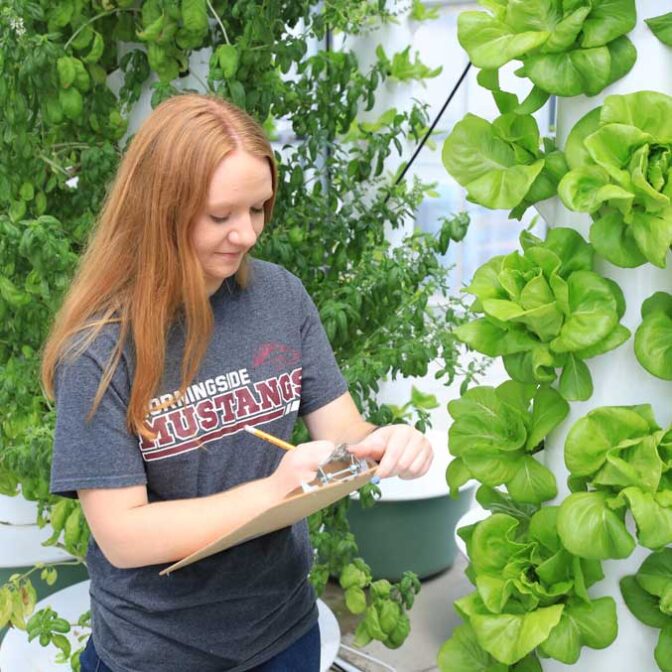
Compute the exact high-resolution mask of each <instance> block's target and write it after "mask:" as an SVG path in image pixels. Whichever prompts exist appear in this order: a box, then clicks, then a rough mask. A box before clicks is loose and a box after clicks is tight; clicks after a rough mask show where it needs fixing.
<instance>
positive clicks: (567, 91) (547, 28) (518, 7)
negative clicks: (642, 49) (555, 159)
mask: <svg viewBox="0 0 672 672" xmlns="http://www.w3.org/2000/svg"><path fill="white" fill-rule="evenodd" d="M479 4H481V5H482V6H483V7H485V8H486V9H487V10H489V12H490V13H488V12H481V11H470V12H462V13H461V14H460V15H459V17H458V21H457V37H458V40H459V42H460V44H461V45H462V47H464V49H465V50H466V52H467V53H468V54H469V58H470V59H471V62H472V63H473V64H474V65H475V66H476V67H478V68H484V69H485V70H495V71H496V70H498V69H499V68H501V67H502V66H503V65H504V64H506V63H508V62H509V61H512V60H519V61H521V63H522V67H520V68H519V69H518V70H516V74H517V75H519V76H521V77H527V78H528V79H530V80H531V81H532V83H533V84H534V86H535V89H537V90H538V91H535V90H533V92H532V94H531V97H537V98H538V97H540V94H541V93H545V94H546V97H548V94H555V95H557V96H577V95H579V94H586V95H588V96H593V95H595V94H597V93H599V92H600V91H602V89H604V87H605V86H608V85H609V84H611V83H612V82H615V81H616V80H617V79H620V78H621V77H623V76H624V75H625V74H627V73H628V72H629V71H630V69H631V68H632V66H633V65H634V63H635V60H636V58H637V51H636V49H635V47H634V45H633V44H632V42H630V40H629V39H628V38H627V37H625V34H626V33H628V32H629V31H631V30H632V29H633V28H634V27H635V23H636V19H637V17H636V11H635V0H479ZM544 101H545V99H542V100H541V101H540V102H541V104H543V102H544ZM538 106H539V107H540V106H541V105H538Z"/></svg>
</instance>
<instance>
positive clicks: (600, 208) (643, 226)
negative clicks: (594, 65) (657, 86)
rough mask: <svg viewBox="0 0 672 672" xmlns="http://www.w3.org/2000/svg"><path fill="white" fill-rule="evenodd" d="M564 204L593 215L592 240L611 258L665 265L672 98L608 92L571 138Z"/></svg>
mask: <svg viewBox="0 0 672 672" xmlns="http://www.w3.org/2000/svg"><path fill="white" fill-rule="evenodd" d="M565 156H566V159H567V163H568V164H569V167H570V171H569V172H568V173H567V174H566V175H565V176H564V177H563V178H562V179H561V181H560V184H559V185H558V193H559V195H560V198H561V199H562V201H563V203H564V204H565V205H566V206H567V207H568V208H569V209H570V210H575V211H578V212H588V213H590V214H591V216H592V218H593V224H592V227H591V231H590V241H591V243H592V244H593V246H594V247H595V250H596V251H597V252H598V254H600V255H601V256H603V257H604V258H605V259H608V260H609V261H610V262H611V263H613V264H615V265H617V266H622V267H625V268H633V267H635V266H640V265H641V264H643V263H645V262H647V261H650V262H651V263H652V264H654V265H656V266H659V267H661V268H663V267H664V266H665V257H666V255H667V251H668V250H669V248H670V244H672V201H671V200H670V199H672V179H670V176H671V175H672V173H671V170H670V166H671V163H672V97H670V96H667V95H665V94H663V93H657V92H655V91H638V92H636V93H630V94H627V95H624V96H608V97H607V98H606V100H605V101H604V104H603V105H602V107H600V108H597V109H595V110H593V111H592V112H590V113H588V114H587V115H586V116H585V117H583V119H581V120H580V121H579V122H578V123H577V124H576V126H574V128H573V129H572V131H571V133H570V134H569V136H568V138H567V144H566V147H565Z"/></svg>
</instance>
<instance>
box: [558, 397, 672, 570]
mask: <svg viewBox="0 0 672 672" xmlns="http://www.w3.org/2000/svg"><path fill="white" fill-rule="evenodd" d="M565 464H566V465H567V468H568V469H569V472H570V478H569V481H568V482H569V485H570V487H571V489H572V490H573V493H572V494H571V495H569V497H567V498H566V499H565V500H564V501H563V502H562V504H561V505H560V512H559V514H558V533H559V535H560V539H561V540H562V543H563V545H564V546H565V548H567V550H569V551H570V552H571V553H574V554H575V555H578V556H580V557H582V558H590V559H593V560H604V559H607V558H614V559H618V558H627V557H628V556H629V555H630V553H632V551H633V549H634V547H635V540H634V539H633V537H632V535H631V534H630V532H629V531H628V530H627V528H626V526H625V522H624V520H625V513H626V511H628V510H629V511H630V512H631V514H632V517H633V518H634V520H635V523H636V525H637V538H638V540H639V543H640V544H641V545H642V546H645V547H646V548H651V549H658V548H662V547H663V546H666V545H668V544H670V543H672V471H671V469H672V431H670V430H669V429H668V430H664V429H661V428H660V427H659V426H658V425H657V424H656V419H655V417H654V415H653V410H652V408H651V406H650V405H649V404H639V405H636V406H602V407H599V408H595V409H593V410H592V411H590V412H589V413H588V414H587V415H585V416H584V417H582V418H580V419H579V420H578V421H577V422H576V423H575V424H574V425H573V426H572V428H571V429H570V431H569V433H568V434H567V439H566V441H565Z"/></svg>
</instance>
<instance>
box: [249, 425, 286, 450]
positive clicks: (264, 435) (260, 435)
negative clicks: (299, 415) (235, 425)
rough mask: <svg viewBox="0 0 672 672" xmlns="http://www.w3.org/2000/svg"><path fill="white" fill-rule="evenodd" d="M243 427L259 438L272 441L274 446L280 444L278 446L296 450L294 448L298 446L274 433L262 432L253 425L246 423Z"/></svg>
mask: <svg viewBox="0 0 672 672" xmlns="http://www.w3.org/2000/svg"><path fill="white" fill-rule="evenodd" d="M243 429H244V430H245V431H246V432H249V433H250V434H253V435H254V436H256V437H257V438H258V439H263V440H264V441H268V442H269V443H272V444H273V445H274V446H278V448H282V449H283V450H294V448H296V446H293V445H292V444H291V443H287V441H283V440H282V439H279V438H278V437H277V436H273V435H272V434H267V433H266V432H262V431H261V430H260V429H257V428H256V427H252V425H245V427H244V428H243Z"/></svg>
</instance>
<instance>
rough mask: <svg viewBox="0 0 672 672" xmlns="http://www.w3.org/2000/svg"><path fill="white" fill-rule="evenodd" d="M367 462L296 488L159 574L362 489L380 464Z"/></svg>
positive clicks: (334, 469) (343, 465) (337, 466)
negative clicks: (357, 468)
mask: <svg viewBox="0 0 672 672" xmlns="http://www.w3.org/2000/svg"><path fill="white" fill-rule="evenodd" d="M364 464H365V466H366V469H361V470H360V471H358V472H357V473H355V474H353V475H352V476H347V477H345V478H341V479H338V480H332V481H330V482H328V483H326V484H322V483H321V482H320V481H319V479H316V480H315V481H313V482H312V483H313V484H315V486H314V487H312V488H311V489H310V490H309V491H307V492H305V491H304V490H303V489H302V488H296V489H295V490H292V492H290V493H289V494H288V495H286V496H285V498H284V499H283V500H282V501H281V502H279V503H278V504H275V505H274V506H272V507H271V508H270V509H267V510H266V511H263V512H262V513H260V514H258V515H257V516H255V517H254V518H252V520H249V521H248V522H247V523H244V524H243V525H241V526H240V527H238V528H236V529H234V530H231V531H230V532H227V533H226V534H224V535H222V536H221V537H219V538H218V539H215V540H214V541H212V542H210V543H209V544H207V545H205V546H203V547H202V548H199V549H198V550H196V551H194V552H193V553H191V554H190V555H188V556H187V557H186V558H183V559H182V560H178V561H177V562H175V563H173V564H172V565H170V566H169V567H166V568H165V569H163V570H161V571H160V572H159V575H161V576H165V575H169V574H171V573H172V572H174V571H176V570H178V569H182V567H186V566H187V565H190V564H191V563H193V562H197V561H198V560H202V559H203V558H207V557H208V556H210V555H214V554H215V553H219V552H221V551H225V550H226V549H227V548H231V547H232V546H236V545H237V544H242V543H244V542H246V541H250V540H251V539H255V538H256V537H261V536H262V535H264V534H268V533H269V532H275V531H276V530H280V529H282V528H283V527H289V526H290V525H293V524H294V523H296V522H298V521H299V520H301V519H303V518H306V517H307V516H309V515H311V514H313V513H315V512H316V511H319V510H320V509H323V508H325V507H326V506H329V505H330V504H333V503H334V502H337V501H338V500H339V499H341V498H343V497H345V496H346V495H349V494H350V493H351V492H353V491H354V490H358V489H359V488H361V487H362V486H363V485H366V484H367V483H368V482H369V481H370V480H371V479H372V478H373V476H374V475H375V472H376V468H377V467H378V465H377V464H376V463H375V462H373V461H371V460H366V461H365V463H364ZM348 467H349V463H348V462H347V461H346V460H343V461H338V462H332V463H330V464H329V465H328V466H327V467H325V468H324V471H326V472H327V473H333V474H336V473H342V472H343V471H347V469H348Z"/></svg>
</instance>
